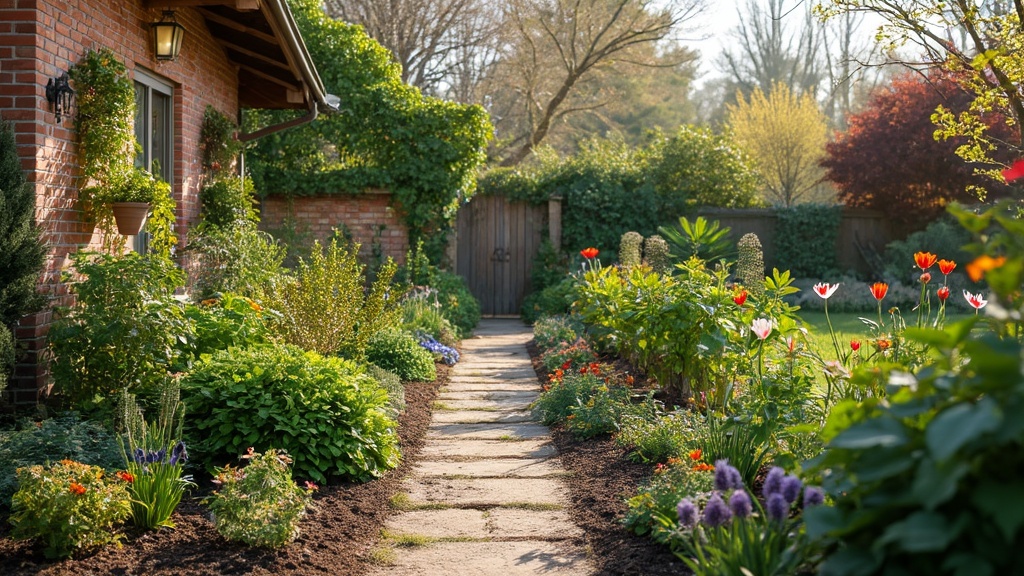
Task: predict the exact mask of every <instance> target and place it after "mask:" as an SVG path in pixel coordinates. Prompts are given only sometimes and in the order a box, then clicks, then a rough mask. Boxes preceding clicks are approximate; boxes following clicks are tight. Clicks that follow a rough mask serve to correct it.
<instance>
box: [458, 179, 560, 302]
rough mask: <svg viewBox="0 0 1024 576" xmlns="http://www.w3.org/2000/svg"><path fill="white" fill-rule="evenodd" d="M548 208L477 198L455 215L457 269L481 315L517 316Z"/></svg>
mask: <svg viewBox="0 0 1024 576" xmlns="http://www.w3.org/2000/svg"><path fill="white" fill-rule="evenodd" d="M546 215H547V208H546V207H544V206H531V205H529V204H526V203H523V202H509V201H508V200H507V199H505V198H502V197H500V196H477V197H475V198H473V199H472V200H471V201H470V202H469V204H467V205H466V206H463V207H462V209H461V210H459V219H458V228H457V234H458V240H457V242H456V246H457V248H456V254H455V270H456V272H457V273H458V274H459V275H460V276H462V277H463V278H465V279H466V281H467V282H468V283H469V289H470V291H471V292H472V293H473V295H474V296H476V298H477V299H478V300H480V308H481V312H482V313H483V314H484V315H485V316H518V315H519V308H520V306H522V304H523V298H524V297H525V296H526V293H527V291H528V290H529V288H530V271H531V269H532V268H533V257H534V255H535V254H536V253H537V249H538V248H539V247H540V243H541V239H542V231H543V229H544V226H545V217H546Z"/></svg>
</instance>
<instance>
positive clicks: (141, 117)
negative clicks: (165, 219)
mask: <svg viewBox="0 0 1024 576" xmlns="http://www.w3.org/2000/svg"><path fill="white" fill-rule="evenodd" d="M173 95H174V92H173V88H172V87H171V85H170V84H168V83H167V82H164V81H163V80H160V79H159V78H157V77H156V76H152V75H150V74H147V73H146V72H144V71H142V70H139V69H136V70H135V139H136V140H137V141H138V142H139V146H140V147H141V149H140V150H139V153H138V155H136V157H135V165H136V166H141V167H143V168H145V169H147V170H149V171H150V172H152V173H153V175H154V176H157V177H159V178H161V179H163V180H165V181H167V182H170V183H172V185H173V183H174V174H173V169H174V130H173V129H174V99H173ZM133 245H134V248H135V251H136V252H143V253H144V252H146V251H148V250H149V234H148V233H147V232H146V231H145V229H143V231H142V232H141V233H140V234H139V235H138V236H136V237H135V241H134V242H133Z"/></svg>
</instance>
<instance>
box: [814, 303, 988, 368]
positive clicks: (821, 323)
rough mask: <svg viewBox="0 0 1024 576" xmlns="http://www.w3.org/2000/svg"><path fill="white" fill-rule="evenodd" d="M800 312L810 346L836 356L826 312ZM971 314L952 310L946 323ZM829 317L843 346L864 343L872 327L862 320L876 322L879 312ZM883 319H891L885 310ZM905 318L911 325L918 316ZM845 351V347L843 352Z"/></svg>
mask: <svg viewBox="0 0 1024 576" xmlns="http://www.w3.org/2000/svg"><path fill="white" fill-rule="evenodd" d="M799 314H800V318H801V319H803V321H804V322H806V323H807V324H808V333H807V345H808V348H809V349H810V350H811V351H812V352H817V353H818V354H819V355H821V356H822V357H823V358H826V359H829V358H832V357H833V356H835V352H833V350H832V340H831V338H830V337H829V334H828V323H827V322H826V321H825V313H824V312H808V311H801V312H800V313H799ZM969 316H971V314H970V313H968V312H960V311H951V312H949V313H948V314H947V315H946V323H947V324H951V323H953V322H958V321H960V320H964V319H966V318H968V317H969ZM829 317H830V318H831V319H832V327H833V328H834V329H835V331H836V339H838V340H839V345H840V346H843V347H845V346H849V345H850V341H851V340H860V341H861V342H862V343H863V342H864V341H866V340H868V339H870V338H871V329H870V328H869V327H868V326H867V325H866V324H864V322H863V321H861V318H866V319H868V320H872V321H875V322H877V321H878V313H877V312H874V313H872V312H840V313H837V312H829ZM882 319H883V320H885V321H887V322H888V321H891V319H890V318H889V317H888V316H885V315H884V310H883V316H882ZM904 320H905V321H906V322H907V325H908V326H910V325H912V324H913V323H914V322H915V321H916V320H917V318H916V316H908V317H905V318H904ZM845 351H846V350H845V348H844V349H843V352H845Z"/></svg>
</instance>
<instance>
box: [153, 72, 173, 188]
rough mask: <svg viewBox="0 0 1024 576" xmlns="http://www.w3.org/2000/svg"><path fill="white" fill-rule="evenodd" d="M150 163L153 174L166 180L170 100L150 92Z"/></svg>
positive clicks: (157, 93) (168, 166)
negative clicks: (151, 105)
mask: <svg viewBox="0 0 1024 576" xmlns="http://www.w3.org/2000/svg"><path fill="white" fill-rule="evenodd" d="M151 97H152V102H153V110H152V140H151V142H152V155H151V156H150V160H151V161H152V166H151V168H152V170H153V173H154V174H156V175H158V176H160V177H161V178H163V179H164V180H167V179H168V177H169V175H170V169H171V154H170V152H171V144H172V143H171V141H170V140H171V99H170V97H168V96H166V95H164V94H160V93H159V92H152V96H151Z"/></svg>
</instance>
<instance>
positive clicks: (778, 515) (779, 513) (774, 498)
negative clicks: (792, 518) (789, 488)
mask: <svg viewBox="0 0 1024 576" xmlns="http://www.w3.org/2000/svg"><path fill="white" fill-rule="evenodd" d="M788 517H789V503H788V502H786V499H785V498H784V497H783V496H782V493H781V492H773V493H772V494H771V495H770V496H768V518H769V519H771V520H774V521H776V522H782V521H783V520H785V519H786V518H788Z"/></svg>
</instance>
